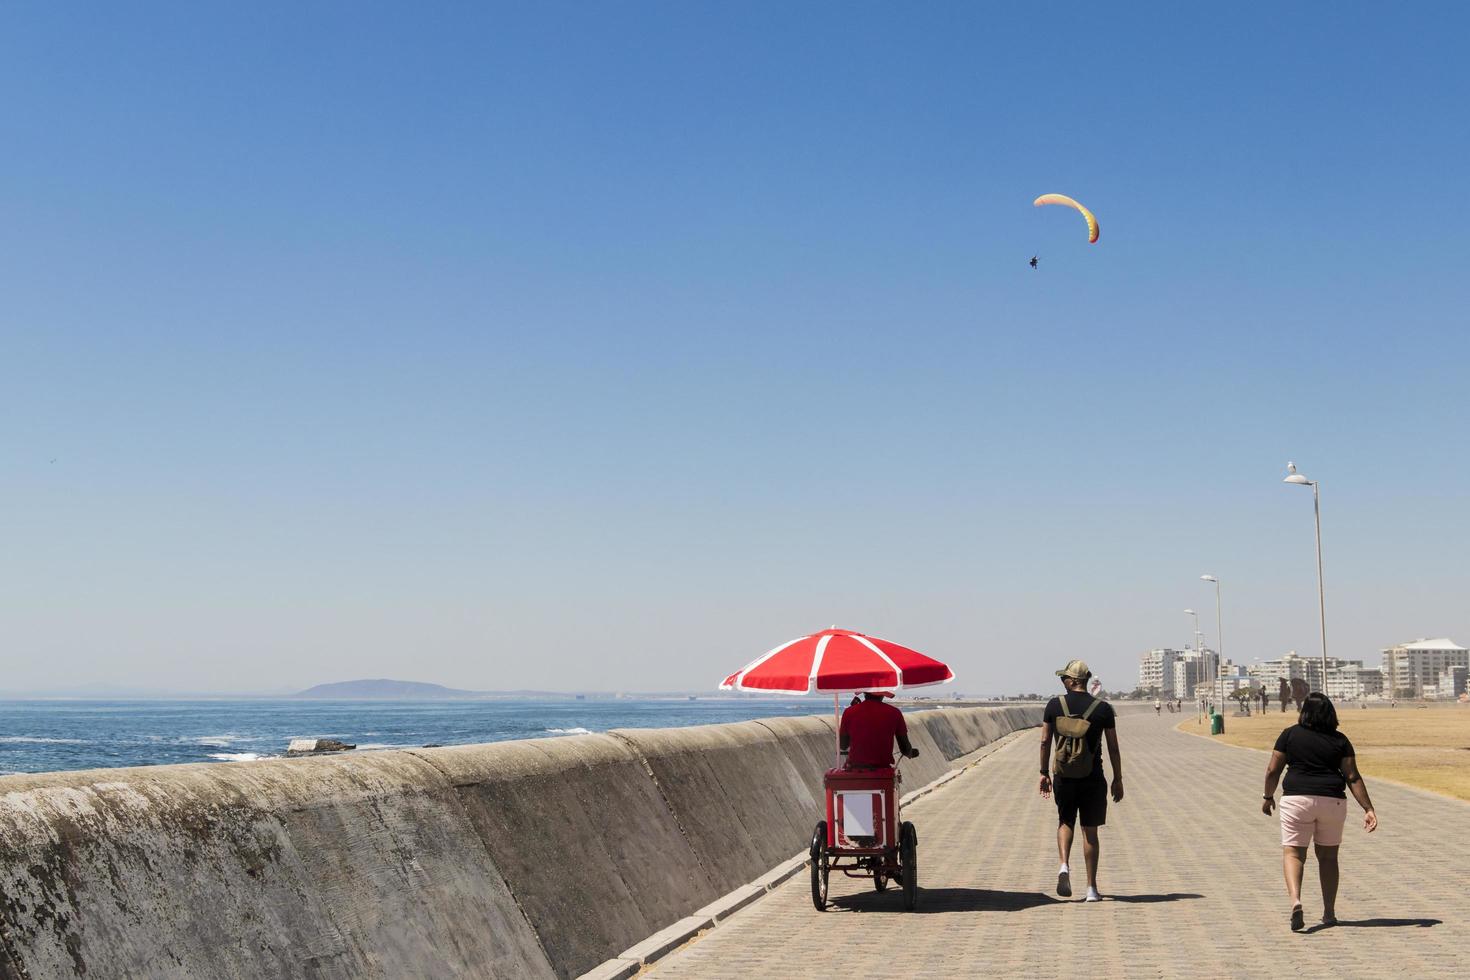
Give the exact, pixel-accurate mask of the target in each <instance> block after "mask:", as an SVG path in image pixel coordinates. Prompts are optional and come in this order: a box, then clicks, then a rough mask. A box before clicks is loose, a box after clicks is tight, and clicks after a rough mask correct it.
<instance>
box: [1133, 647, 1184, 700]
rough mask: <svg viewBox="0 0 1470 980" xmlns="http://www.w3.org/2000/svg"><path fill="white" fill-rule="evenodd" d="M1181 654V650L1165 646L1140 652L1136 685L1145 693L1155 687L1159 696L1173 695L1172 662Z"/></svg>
mask: <svg viewBox="0 0 1470 980" xmlns="http://www.w3.org/2000/svg"><path fill="white" fill-rule="evenodd" d="M1183 654H1184V651H1183V650H1170V649H1168V648H1167V647H1165V648H1162V649H1158V650H1149V651H1147V652H1146V653H1143V654H1140V655H1139V657H1138V686H1139V687H1140V688H1142V689H1143V690H1144V692H1145V693H1147V692H1149V691H1152V690H1154V689H1155V688H1157V689H1158V692H1159V697H1163V698H1172V697H1174V696H1175V694H1174V691H1175V687H1174V664H1175V663H1176V662H1177V661H1178V660H1179V658H1180V657H1181V656H1183Z"/></svg>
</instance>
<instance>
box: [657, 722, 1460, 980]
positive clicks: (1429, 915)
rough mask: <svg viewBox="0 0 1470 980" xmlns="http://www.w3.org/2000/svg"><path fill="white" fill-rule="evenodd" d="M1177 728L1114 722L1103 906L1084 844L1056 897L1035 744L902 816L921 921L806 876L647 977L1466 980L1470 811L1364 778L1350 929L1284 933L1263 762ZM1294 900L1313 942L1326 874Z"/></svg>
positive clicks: (890, 902) (1050, 820)
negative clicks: (1089, 877) (1087, 899)
mask: <svg viewBox="0 0 1470 980" xmlns="http://www.w3.org/2000/svg"><path fill="white" fill-rule="evenodd" d="M1178 720H1179V716H1177V715H1170V714H1168V713H1165V714H1164V716H1163V717H1162V718H1155V717H1154V715H1153V713H1152V712H1149V713H1148V714H1147V715H1143V714H1125V715H1123V716H1122V717H1121V718H1120V719H1119V736H1120V742H1121V744H1122V748H1123V767H1124V777H1125V782H1126V789H1127V798H1126V799H1125V800H1124V801H1123V802H1122V803H1121V804H1116V805H1110V808H1109V812H1108V824H1107V826H1106V828H1104V830H1103V832H1102V847H1103V855H1102V870H1101V873H1100V875H1099V887H1100V889H1101V891H1102V892H1103V894H1104V895H1105V896H1106V900H1105V901H1104V902H1102V903H1100V904H1093V905H1085V904H1083V903H1082V902H1081V901H1080V896H1081V895H1082V894H1083V893H1084V891H1085V875H1084V872H1083V862H1082V850H1081V840H1080V837H1079V839H1078V841H1077V844H1076V845H1075V849H1074V852H1073V856H1072V867H1073V869H1074V870H1073V883H1074V888H1075V895H1076V896H1078V897H1074V898H1073V899H1070V900H1061V899H1058V898H1057V897H1056V894H1055V891H1054V888H1055V885H1056V867H1057V862H1056V847H1055V826H1056V816H1055V814H1056V811H1055V808H1054V807H1053V804H1052V803H1051V802H1050V801H1043V800H1042V799H1041V798H1040V797H1039V796H1038V795H1037V794H1036V790H1035V785H1036V775H1037V774H1036V737H1035V736H1034V735H1033V734H1030V733H1028V734H1025V735H1023V736H1020V737H1019V738H1018V739H1017V740H1016V741H1015V742H1013V743H1011V744H1009V745H1006V746H1005V747H1003V748H1001V749H1000V750H998V751H997V752H995V753H994V754H993V755H991V756H990V757H989V758H987V759H985V760H984V761H983V762H981V763H980V764H979V765H978V766H976V767H975V768H973V769H971V770H970V771H968V772H966V773H965V774H964V775H962V776H961V777H959V778H958V779H956V780H954V781H953V782H951V783H950V784H949V785H948V786H947V787H944V788H942V789H941V790H939V791H938V792H935V793H932V794H930V795H929V796H927V797H924V798H922V799H920V800H918V801H917V802H915V803H914V804H913V805H912V806H911V807H908V808H907V809H906V810H905V811H904V813H905V819H908V820H912V821H914V823H915V824H916V825H917V827H918V831H919V865H920V877H919V881H920V885H921V886H922V893H921V896H920V907H919V910H918V911H916V912H913V913H908V914H905V913H903V912H902V911H901V905H900V896H899V895H898V894H897V891H896V889H891V890H890V891H889V892H887V893H885V894H882V895H880V894H877V893H875V892H873V890H872V885H871V884H870V883H869V882H867V881H865V880H859V879H846V878H842V877H839V876H835V875H834V876H833V878H832V891H831V893H832V896H833V905H832V907H830V908H829V910H828V911H827V912H825V913H819V912H817V911H816V910H815V909H813V908H812V904H811V897H810V891H809V888H808V883H807V876H806V874H805V873H804V872H803V873H802V874H801V875H799V876H798V877H796V878H793V879H791V881H790V882H788V883H787V884H785V885H783V886H781V887H780V888H778V889H777V890H775V891H774V892H773V893H772V894H771V895H770V896H768V897H767V898H765V899H764V900H762V901H760V902H757V903H755V904H754V905H752V906H750V907H749V908H748V909H745V910H743V911H741V912H739V913H736V914H735V915H734V916H732V917H731V918H730V919H728V920H726V921H725V922H724V923H722V924H721V925H720V926H718V927H717V928H715V929H714V930H712V931H711V932H709V933H708V934H706V935H705V936H704V937H703V938H701V939H699V940H698V941H696V942H694V943H692V944H690V945H689V946H687V947H685V948H684V949H683V950H681V951H679V952H677V953H674V954H673V955H671V956H669V957H668V958H666V959H664V960H662V961H660V962H659V963H658V964H656V966H655V968H654V970H653V971H652V975H653V976H656V977H701V978H703V977H732V978H733V977H742V978H748V977H758V976H779V977H808V976H809V977H823V978H826V977H839V976H892V977H954V976H975V975H996V976H1038V977H1053V976H1075V975H1079V974H1080V975H1089V976H1129V977H1135V976H1159V977H1178V976H1185V975H1224V976H1272V977H1278V978H1279V977H1307V976H1331V975H1334V974H1335V975H1341V976H1347V977H1370V976H1372V977H1381V976H1384V975H1394V976H1396V975H1400V974H1413V975H1415V976H1419V977H1425V976H1436V977H1438V976H1454V975H1458V976H1467V975H1470V843H1467V841H1470V805H1467V804H1464V803H1460V802H1457V801H1454V800H1449V799H1445V798H1442V797H1437V796H1433V795H1431V794H1428V793H1421V792H1418V791H1415V790H1410V789H1406V788H1403V787H1399V786H1394V785H1391V784H1388V783H1384V782H1381V781H1378V782H1375V781H1373V779H1372V777H1371V776H1369V777H1368V779H1369V788H1370V790H1371V792H1372V794H1373V801H1374V805H1375V806H1376V807H1377V810H1378V815H1379V820H1380V825H1379V829H1378V831H1377V832H1376V833H1374V834H1372V835H1371V836H1370V835H1368V834H1365V833H1363V831H1362V824H1361V817H1360V815H1359V811H1358V809H1357V805H1356V804H1355V803H1352V802H1351V801H1350V802H1349V806H1350V815H1349V822H1348V834H1347V837H1346V838H1345V840H1344V842H1343V849H1342V866H1343V884H1342V888H1341V890H1340V893H1339V896H1338V903H1337V914H1338V918H1339V919H1340V920H1342V921H1341V923H1340V925H1339V926H1338V927H1337V928H1335V929H1315V930H1310V931H1308V932H1305V933H1301V934H1293V933H1291V932H1290V930H1289V929H1288V927H1287V915H1288V911H1289V909H1288V905H1287V901H1286V892H1285V889H1284V887H1283V885H1282V881H1281V857H1280V855H1281V851H1280V836H1279V833H1280V831H1279V829H1278V824H1277V822H1276V818H1275V817H1270V818H1268V817H1266V816H1264V815H1263V814H1262V813H1261V812H1260V795H1261V776H1262V773H1263V771H1264V768H1265V763H1266V755H1265V754H1264V753H1260V752H1255V751H1251V750H1247V749H1238V748H1232V747H1230V746H1223V745H1217V744H1214V743H1211V742H1209V741H1207V740H1205V739H1201V738H1196V737H1194V736H1192V735H1187V734H1183V733H1180V732H1176V731H1174V730H1173V725H1174V723H1175V722H1177V721H1178ZM1467 764H1470V762H1467ZM815 821H816V817H815V816H814V817H813V822H814V823H815ZM1303 892H1304V905H1305V908H1306V912H1307V922H1308V924H1309V926H1310V925H1312V924H1314V923H1316V922H1317V921H1318V918H1319V915H1320V911H1321V895H1320V892H1319V891H1318V884H1317V873H1316V863H1315V860H1313V861H1312V862H1311V863H1309V865H1308V868H1307V879H1306V882H1305V884H1304V888H1303ZM1069 942H1071V943H1075V945H1074V946H1073V952H1072V953H1071V954H1070V955H1069V954H1067V953H1064V952H1063V950H1064V949H1065V948H1066V947H1067V946H1068V945H1069ZM1079 960H1080V961H1082V962H1080V963H1079V962H1078V961H1079Z"/></svg>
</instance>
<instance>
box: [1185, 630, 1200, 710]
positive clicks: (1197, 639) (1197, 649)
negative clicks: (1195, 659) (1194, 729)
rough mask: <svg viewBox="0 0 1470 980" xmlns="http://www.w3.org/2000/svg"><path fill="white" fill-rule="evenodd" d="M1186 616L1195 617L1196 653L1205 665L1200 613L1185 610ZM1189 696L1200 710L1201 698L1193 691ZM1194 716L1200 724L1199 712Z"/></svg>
mask: <svg viewBox="0 0 1470 980" xmlns="http://www.w3.org/2000/svg"><path fill="white" fill-rule="evenodd" d="M1184 615H1186V616H1193V617H1194V652H1195V654H1196V655H1197V656H1199V657H1200V658H1201V662H1202V663H1203V657H1204V654H1203V653H1202V652H1201V651H1200V639H1199V638H1200V635H1201V634H1200V631H1199V613H1197V612H1195V611H1194V610H1193V609H1186V610H1184ZM1189 695H1190V697H1193V698H1194V703H1195V706H1196V709H1198V708H1199V707H1201V706H1200V702H1199V698H1198V697H1195V694H1194V692H1193V691H1190V692H1189ZM1194 715H1195V718H1194V721H1195V724H1199V711H1198V710H1196V711H1195V713H1194Z"/></svg>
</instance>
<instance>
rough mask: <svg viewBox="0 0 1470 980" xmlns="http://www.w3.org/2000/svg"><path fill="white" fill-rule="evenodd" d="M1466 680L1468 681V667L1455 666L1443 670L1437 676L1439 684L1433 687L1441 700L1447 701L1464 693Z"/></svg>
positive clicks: (1469, 677) (1469, 675)
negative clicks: (1436, 689) (1437, 691)
mask: <svg viewBox="0 0 1470 980" xmlns="http://www.w3.org/2000/svg"><path fill="white" fill-rule="evenodd" d="M1467 680H1470V667H1462V666H1460V665H1459V664H1455V665H1454V666H1453V667H1446V668H1445V670H1444V673H1442V674H1440V675H1439V683H1438V684H1436V685H1435V687H1436V688H1438V690H1439V696H1440V697H1441V698H1444V699H1446V700H1449V699H1452V698H1458V697H1459V696H1460V695H1462V694H1464V693H1465V688H1466V687H1467Z"/></svg>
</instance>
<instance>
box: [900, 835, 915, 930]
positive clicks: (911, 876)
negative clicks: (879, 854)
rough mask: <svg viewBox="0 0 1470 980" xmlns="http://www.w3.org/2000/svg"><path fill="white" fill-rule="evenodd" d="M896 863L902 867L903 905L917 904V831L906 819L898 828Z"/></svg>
mask: <svg viewBox="0 0 1470 980" xmlns="http://www.w3.org/2000/svg"><path fill="white" fill-rule="evenodd" d="M898 863H899V866H900V867H901V868H902V869H903V907H904V910H905V911H907V912H912V911H913V910H914V906H915V905H918V904H919V832H918V831H916V830H915V829H914V825H913V824H911V823H909V822H908V821H907V820H905V821H904V822H903V825H902V826H900V827H899V828H898Z"/></svg>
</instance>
